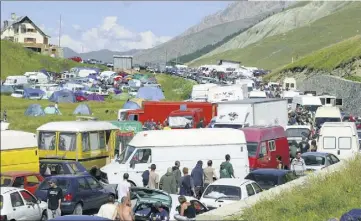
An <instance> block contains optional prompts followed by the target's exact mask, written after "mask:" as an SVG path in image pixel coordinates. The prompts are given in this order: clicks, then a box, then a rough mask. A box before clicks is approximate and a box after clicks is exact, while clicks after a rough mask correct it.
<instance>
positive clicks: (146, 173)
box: [142, 170, 149, 186]
mask: <svg viewBox="0 0 361 221" xmlns="http://www.w3.org/2000/svg"><path fill="white" fill-rule="evenodd" d="M142 178H143V180H142V181H143V185H144V186H147V185H148V182H149V170H146V171H144V172H143V174H142Z"/></svg>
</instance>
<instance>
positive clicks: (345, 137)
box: [317, 122, 360, 159]
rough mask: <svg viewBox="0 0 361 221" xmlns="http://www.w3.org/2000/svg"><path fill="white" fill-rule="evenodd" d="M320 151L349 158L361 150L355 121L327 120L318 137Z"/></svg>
mask: <svg viewBox="0 0 361 221" xmlns="http://www.w3.org/2000/svg"><path fill="white" fill-rule="evenodd" d="M317 151H318V152H326V153H332V154H334V155H335V156H337V157H338V158H339V159H347V158H350V157H352V156H354V155H355V154H356V153H358V152H359V151H360V144H359V142H358V135H357V129H356V125H355V123H354V122H326V123H324V124H323V125H322V127H321V130H320V133H319V137H318V145H317Z"/></svg>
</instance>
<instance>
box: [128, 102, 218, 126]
mask: <svg viewBox="0 0 361 221" xmlns="http://www.w3.org/2000/svg"><path fill="white" fill-rule="evenodd" d="M216 115H217V104H212V103H208V102H162V101H145V102H143V109H138V110H128V111H126V114H125V120H135V121H140V122H141V123H142V124H144V122H146V121H154V122H156V123H158V122H160V123H163V122H164V121H165V120H168V122H169V126H170V127H172V128H184V125H185V124H187V123H189V126H190V127H192V128H195V127H197V125H198V124H199V123H200V121H201V119H203V123H202V124H203V126H206V125H207V124H208V123H209V122H210V121H211V119H212V118H213V117H214V116H216Z"/></svg>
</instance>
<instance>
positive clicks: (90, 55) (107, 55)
mask: <svg viewBox="0 0 361 221" xmlns="http://www.w3.org/2000/svg"><path fill="white" fill-rule="evenodd" d="M139 51H140V50H130V51H124V52H117V51H110V50H107V49H104V50H99V51H91V52H87V53H77V52H75V51H73V50H72V49H70V48H67V47H64V48H63V53H64V58H71V57H81V58H82V59H84V60H86V59H96V60H99V61H105V62H113V55H130V56H132V55H134V54H135V53H137V52H139Z"/></svg>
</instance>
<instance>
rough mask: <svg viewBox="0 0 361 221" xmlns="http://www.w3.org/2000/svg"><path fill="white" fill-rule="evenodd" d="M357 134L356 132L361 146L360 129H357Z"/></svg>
mask: <svg viewBox="0 0 361 221" xmlns="http://www.w3.org/2000/svg"><path fill="white" fill-rule="evenodd" d="M360 125H361V124H360ZM357 134H358V141H359V143H360V148H361V130H357Z"/></svg>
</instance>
